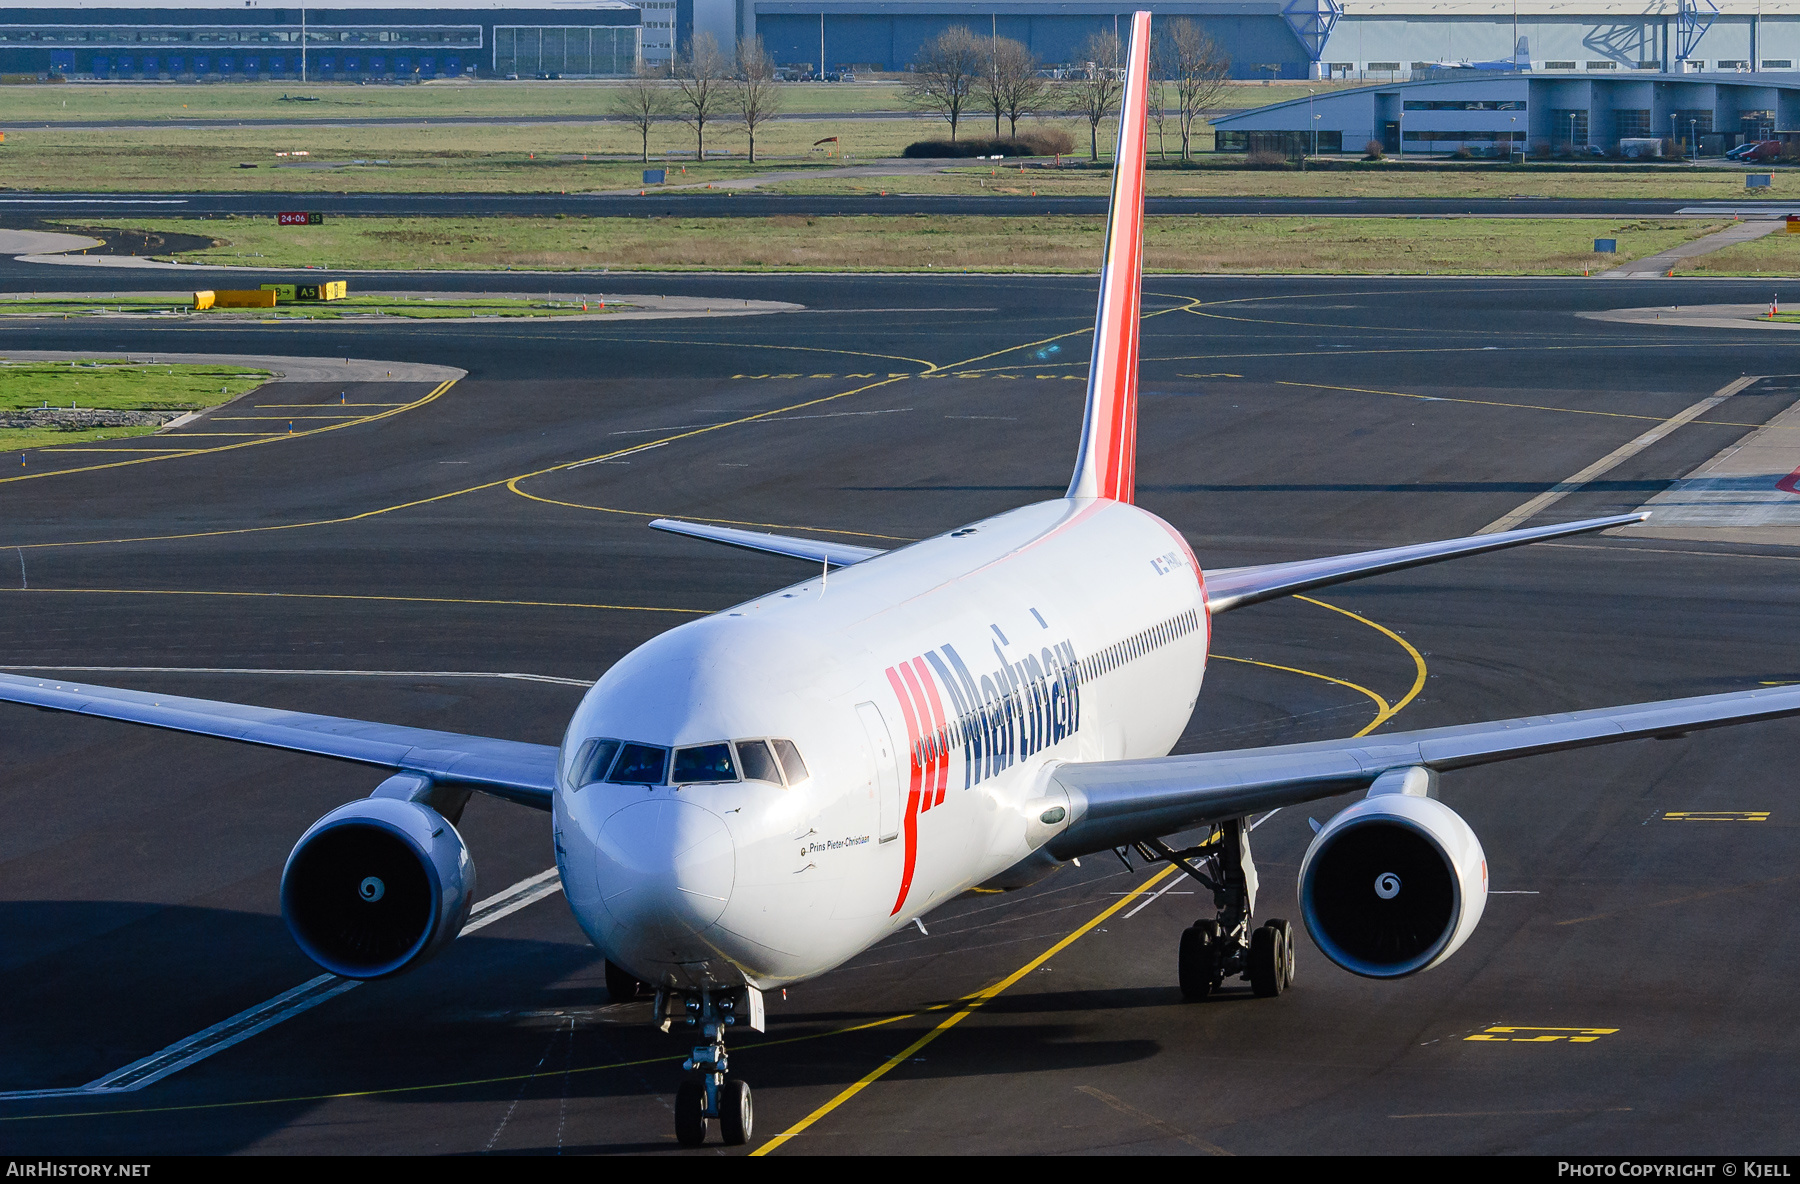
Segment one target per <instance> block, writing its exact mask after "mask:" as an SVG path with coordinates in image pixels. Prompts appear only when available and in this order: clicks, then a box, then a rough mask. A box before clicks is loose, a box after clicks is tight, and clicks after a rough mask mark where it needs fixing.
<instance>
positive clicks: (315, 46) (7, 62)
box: [0, 0, 691, 81]
mask: <svg viewBox="0 0 1800 1184" xmlns="http://www.w3.org/2000/svg"><path fill="white" fill-rule="evenodd" d="M688 2H690V3H691V0H688ZM300 11H301V10H300V9H299V8H297V7H296V8H263V7H260V6H254V7H253V6H249V5H246V6H245V7H243V8H127V7H119V8H6V9H4V10H0V73H7V74H59V75H62V76H63V77H66V78H165V79H184V80H192V79H199V80H205V79H223V78H250V79H256V78H281V79H286V78H298V77H299V75H300V68H301V67H300V45H301V17H300ZM639 19H640V13H639V11H638V9H637V8H635V7H632V6H630V5H628V4H624V3H608V2H606V0H598V2H597V3H595V4H593V5H592V6H583V7H566V8H554V9H553V8H499V7H484V8H476V7H472V6H469V5H466V4H465V6H463V7H444V8H399V9H381V8H355V9H343V8H339V9H332V8H327V7H319V8H314V7H312V6H310V5H309V6H308V7H307V9H306V58H307V61H306V74H307V78H308V79H309V80H311V81H325V80H329V79H340V80H359V79H389V78H407V79H412V78H419V79H423V78H446V77H456V76H459V75H466V74H478V75H489V74H500V75H505V74H507V73H513V72H520V73H524V74H527V75H529V74H531V73H537V72H548V71H554V72H559V73H564V74H565V75H568V76H579V75H587V76H608V75H618V74H629V73H630V72H631V70H632V68H633V67H634V66H635V64H636V60H637V53H638V48H637V46H638V22H639Z"/></svg>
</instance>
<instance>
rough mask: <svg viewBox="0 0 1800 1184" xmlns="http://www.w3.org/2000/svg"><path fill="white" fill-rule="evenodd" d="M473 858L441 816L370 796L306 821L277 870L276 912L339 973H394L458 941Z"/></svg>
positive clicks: (470, 895) (470, 894)
mask: <svg viewBox="0 0 1800 1184" xmlns="http://www.w3.org/2000/svg"><path fill="white" fill-rule="evenodd" d="M474 897H475V865H474V864H473V863H472V862H470V860H469V849H468V848H467V847H466V846H464V845H463V840H462V836H461V835H459V834H458V833H457V832H456V827H454V826H452V825H451V824H450V822H449V820H448V819H446V818H445V817H444V816H443V815H442V814H439V813H438V812H437V811H436V810H434V809H432V808H431V807H430V806H427V805H425V804H423V803H421V802H414V801H406V800H403V799H398V798H389V797H372V798H364V799H363V800H361V801H357V802H351V803H350V804H349V805H347V806H340V807H339V808H338V809H336V810H333V811H332V812H331V813H329V814H327V815H325V817H323V818H321V819H319V821H317V822H315V823H313V825H312V827H311V829H309V830H308V831H307V832H306V833H305V834H304V835H302V836H301V837H300V841H299V842H298V843H297V844H295V845H294V850H293V853H292V854H291V855H289V856H288V861H287V867H286V868H285V869H283V871H282V873H281V915H282V917H283V918H284V919H285V920H286V921H287V926H288V931H289V932H291V933H292V934H293V935H294V940H295V941H296V942H298V943H299V945H300V948H301V949H302V950H304V951H306V953H307V956H309V957H310V958H312V960H313V961H315V962H317V963H318V964H319V965H320V966H323V967H324V968H325V969H327V970H329V971H331V972H332V973H334V974H341V975H343V976H345V977H346V978H381V977H383V976H385V975H390V974H398V973H400V972H401V971H403V970H408V969H410V968H412V967H414V966H417V965H419V964H420V963H422V962H424V961H426V960H427V959H429V958H432V957H433V956H435V955H436V954H437V953H438V952H439V951H441V950H442V949H443V948H444V947H445V946H447V945H449V944H450V943H451V942H452V941H454V940H456V935H457V934H458V933H459V932H461V930H462V927H463V922H465V921H467V920H468V919H469V903H470V901H472V900H473V899H474Z"/></svg>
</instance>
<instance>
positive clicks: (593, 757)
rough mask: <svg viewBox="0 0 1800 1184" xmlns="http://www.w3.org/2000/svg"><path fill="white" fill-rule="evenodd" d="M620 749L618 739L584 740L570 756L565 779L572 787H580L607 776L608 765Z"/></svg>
mask: <svg viewBox="0 0 1800 1184" xmlns="http://www.w3.org/2000/svg"><path fill="white" fill-rule="evenodd" d="M618 751H619V742H618V741H617V740H606V739H601V738H598V737H596V738H595V739H592V740H584V741H582V742H581V747H580V748H577V749H576V750H575V755H574V756H573V757H572V758H570V760H569V764H568V767H567V768H565V769H564V770H563V780H564V781H565V782H567V783H568V786H569V788H570V789H580V788H581V787H582V786H584V785H592V784H593V783H594V782H596V781H598V780H600V779H601V778H602V777H605V776H606V767H607V766H608V765H610V764H611V763H612V759H613V757H614V756H615V755H617V753H618Z"/></svg>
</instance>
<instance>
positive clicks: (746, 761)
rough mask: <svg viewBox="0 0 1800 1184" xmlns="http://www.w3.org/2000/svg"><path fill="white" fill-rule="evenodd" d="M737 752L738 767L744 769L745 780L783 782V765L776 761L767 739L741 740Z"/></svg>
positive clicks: (777, 783)
mask: <svg viewBox="0 0 1800 1184" xmlns="http://www.w3.org/2000/svg"><path fill="white" fill-rule="evenodd" d="M737 753H738V767H739V768H741V769H743V770H744V780H745V781H773V782H774V783H775V784H776V785H780V784H781V767H780V766H779V765H777V764H776V763H775V754H774V753H772V752H770V751H769V742H768V741H767V740H739V741H738V742H737Z"/></svg>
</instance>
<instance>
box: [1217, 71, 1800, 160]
mask: <svg viewBox="0 0 1800 1184" xmlns="http://www.w3.org/2000/svg"><path fill="white" fill-rule="evenodd" d="M1447 73H1448V74H1449V75H1450V77H1446V78H1442V79H1438V80H1414V81H1408V82H1398V83H1393V84H1387V85H1376V86H1363V87H1356V88H1354V89H1350V90H1328V91H1321V92H1320V93H1319V94H1318V95H1316V96H1310V97H1308V98H1304V99H1299V100H1297V101H1294V102H1286V103H1274V104H1271V105H1269V106H1266V107H1258V108H1256V109H1254V110H1251V111H1243V112H1238V113H1234V114H1230V115H1220V116H1215V117H1214V118H1213V120H1212V125H1213V132H1214V135H1215V137H1216V144H1215V146H1216V147H1217V148H1218V150H1219V151H1222V152H1233V151H1236V152H1242V151H1246V150H1250V151H1254V150H1257V149H1269V150H1273V151H1278V152H1282V153H1283V154H1285V155H1296V154H1299V153H1302V152H1343V151H1352V152H1360V151H1362V150H1363V148H1364V146H1365V145H1367V144H1369V143H1370V142H1374V143H1377V144H1380V145H1381V146H1382V149H1383V150H1384V151H1385V152H1388V153H1391V154H1395V155H1404V154H1406V153H1418V154H1420V155H1426V154H1442V153H1446V152H1457V151H1459V150H1463V151H1467V152H1468V153H1470V154H1471V155H1477V156H1505V155H1509V154H1512V153H1516V152H1530V151H1540V152H1541V151H1562V150H1565V149H1568V148H1573V149H1575V150H1577V151H1580V152H1582V153H1583V154H1586V153H1587V152H1589V151H1594V150H1598V151H1601V152H1606V153H1612V152H1615V151H1619V152H1622V153H1623V154H1625V155H1637V154H1638V153H1639V151H1642V152H1644V153H1646V154H1660V152H1661V149H1662V145H1661V144H1653V143H1650V142H1652V141H1672V142H1673V143H1674V144H1675V145H1677V146H1679V148H1680V150H1681V151H1683V152H1689V151H1697V152H1699V153H1700V154H1701V155H1716V154H1718V153H1720V152H1723V151H1725V150H1726V149H1728V148H1732V147H1735V146H1736V145H1738V144H1741V143H1743V142H1745V141H1746V140H1774V139H1782V140H1787V139H1789V138H1791V137H1789V136H1787V135H1784V134H1782V133H1784V132H1786V131H1787V130H1788V129H1795V128H1800V75H1797V74H1789V75H1782V74H1778V73H1773V72H1771V73H1765V74H1762V75H1761V76H1754V75H1750V74H1747V73H1744V74H1740V73H1731V74H1666V73H1661V72H1656V73H1641V74H1640V73H1635V72H1634V73H1632V74H1630V75H1625V76H1622V77H1608V76H1604V75H1582V74H1577V73H1562V74H1539V73H1529V74H1527V73H1523V72H1512V73H1501V72H1486V71H1448V72H1447ZM1457 74H1462V75H1464V77H1460V78H1459V77H1455V75H1457Z"/></svg>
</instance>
